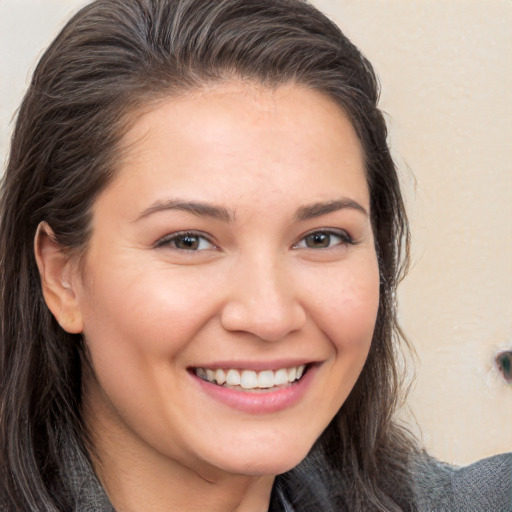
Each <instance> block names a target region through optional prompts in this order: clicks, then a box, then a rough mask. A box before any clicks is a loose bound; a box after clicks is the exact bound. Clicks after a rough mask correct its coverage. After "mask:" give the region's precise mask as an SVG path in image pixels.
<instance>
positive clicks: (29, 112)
mask: <svg viewBox="0 0 512 512" xmlns="http://www.w3.org/2000/svg"><path fill="white" fill-rule="evenodd" d="M232 78H238V79H242V80H248V81H255V82H258V83H261V84H264V85H267V86H268V87H277V86H279V85H281V84H290V83H297V84H301V85H303V86H306V87H310V88H312V89H314V90H317V91H320V92H322V93H324V94H326V95H328V96H329V97H330V98H332V99H333V100H334V101H335V102H336V103H337V104H338V105H339V106H340V108H342V109H343V110H344V111H345V113H346V114H347V115H348V116H349V118H350V120H351V122H352V123H353V125H354V127H355V129H356V132H357V134H358V136H359V138H360V140H361V143H362V146H363V149H364V155H365V165H366V176H367V180H368V185H369V190H370V208H371V218H372V223H373V229H374V234H375V244H376V251H377V255H378V259H379V268H380V306H379V312H378V318H377V324H376V327H375V333H374V337H373V342H372V346H371V349H370V354H369V356H368V360H367V361H366V364H365V366H364V368H363V371H362V373H361V376H360V378H359V380H358V382H357V384H356V386H355V388H354V389H353V391H352V392H351V394H350V396H349V397H348V399H347V400H346V402H345V404H344V405H343V407H342V408H341V410H340V411H339V413H338V414H337V416H336V417H335V418H334V420H333V421H332V422H331V424H330V425H329V426H328V428H327V429H326V431H325V432H324V434H323V435H322V436H321V438H320V439H319V440H318V442H317V444H316V445H315V447H314V449H313V450H312V453H311V454H310V456H309V457H308V458H307V459H306V460H305V461H304V463H303V464H302V465H300V466H299V467H298V468H296V469H294V470H292V471H290V472H289V473H287V474H286V475H283V476H281V477H280V478H279V480H278V482H279V485H280V486H281V487H282V488H283V489H284V492H285V493H287V495H288V496H289V499H290V500H291V501H292V503H293V504H294V506H295V507H296V509H297V510H308V511H310V510H314V508H313V507H314V506H315V505H314V504H315V503H316V504H317V505H316V506H318V507H323V508H322V510H330V509H333V510H340V509H342V508H343V507H347V508H348V509H350V510H357V511H359V510H360V511H362V510H365V511H370V510H411V509H412V508H413V505H412V504H411V500H412V494H411V493H412V491H411V483H410V478H409V474H408V458H409V456H410V455H411V454H412V453H413V452H414V444H413V442H412V441H410V440H409V437H408V435H407V434H406V433H405V432H404V431H403V430H402V429H401V428H399V427H398V426H397V425H396V424H395V423H394V420H393V412H394V410H395V408H396V403H397V399H398V397H399V396H400V393H399V391H400V373H399V371H398V369H397V365H396V356H397V346H398V341H399V338H400V336H399V329H398V326H397V322H396V313H395V304H394V296H395V289H396V286H397V283H398V281H399V279H400V276H401V274H402V271H403V270H404V269H405V267H406V263H407V257H408V240H409V235H408V226H407V219H406V215H405V212H404V206H403V202H402V197H401V193H400V187H399V182H398V178H397V173H396V170H395V166H394V164H393V161H392V158H391V156H390V152H389V148H388V146H387V142H386V137H387V133H386V125H385V122H384V119H383V116H382V114H381V112H380V111H379V109H378V108H377V102H378V95H379V88H378V82H377V79H376V76H375V74H374V71H373V69H372V66H371V65H370V63H369V62H368V61H367V60H366V59H365V57H364V56H363V55H362V54H361V52H360V51H359V50H358V49H357V48H356V47H355V46H354V45H353V44H352V43H351V42H350V41H349V40H348V39H347V38H346V37H345V36H344V35H343V34H342V32H341V31H340V30H339V28H338V27H337V26H336V25H335V24H334V23H332V22H331V21H330V20H329V19H328V18H327V17H325V16H324V15H323V14H321V13H320V12H319V11H318V10H316V9H315V8H314V7H313V6H311V5H310V4H308V3H307V2H305V1H302V0H250V1H248V0H97V1H95V2H92V3H91V4H89V5H88V6H86V7H84V8H83V9H82V10H81V11H79V12H78V13H77V14H76V15H75V16H74V18H73V19H71V21H70V22H69V23H68V24H67V25H66V26H65V27H64V29H63V30H62V32H61V33H60V35H59V36H58V37H57V38H56V39H55V41H54V42H53V43H52V44H51V46H50V47H49V48H48V50H47V51H46V53H45V54H44V55H43V57H42V58H41V60H40V62H39V64H38V66H37V69H36V71H35V73H34V76H33V78H32V81H31V84H30V87H29V89H28V92H27V93H26V96H25V98H24V100H23V103H22V105H21V108H20V110H19V114H18V117H17V123H16V127H15V130H14V134H13V138H12V145H11V153H10V158H9V161H8V166H7V170H6V173H5V176H4V179H3V184H2V189H1V194H2V195H1V205H0V215H1V217H0V265H1V267H0V268H1V271H0V290H1V291H0V342H1V347H0V439H1V441H0V442H1V447H0V481H1V484H0V485H1V486H2V488H1V491H2V493H3V495H4V496H3V500H4V501H5V502H6V503H7V509H8V510H11V509H12V510H16V511H23V512H27V511H38V512H42V511H64V510H68V509H69V506H70V505H69V503H68V501H67V500H68V497H67V496H66V492H65V490H64V491H61V490H62V489H63V484H62V481H61V480H62V478H61V472H62V468H63V466H64V460H63V455H62V449H61V448H62V446H63V444H66V443H70V442H73V443H75V445H77V446H78V447H80V449H81V450H82V451H83V452H84V453H86V449H85V444H84V440H85V439H86V433H85V432H84V431H83V427H82V422H81V414H80V406H81V387H80V384H81V356H82V355H83V353H84V346H83V340H82V338H81V336H79V335H71V334H68V333H66V332H64V331H63V330H62V329H61V328H60V327H59V325H58V324H57V322H56V321H55V319H54V318H53V317H52V315H51V314H50V312H49V310H48V308H47V307H46V305H45V303H44V300H43V296H42V292H41V287H40V283H39V276H38V272H37V268H36V264H35V259H34V254H33V241H34V234H35V231H36V229H37V226H38V224H39V223H40V222H42V221H45V222H47V223H48V224H49V226H51V228H52V230H53V232H54V233H55V237H56V239H57V241H58V242H59V243H60V244H61V245H62V246H63V247H65V248H67V249H68V250H69V251H72V252H75V253H77V254H80V253H83V252H84V251H85V250H86V248H87V242H88V236H89V233H90V229H91V227H90V220H91V207H92V205H93V203H94V201H95V198H96V197H97V195H98V194H99V192H100V191H101V190H102V189H104V188H105V187H106V186H107V184H108V183H109V180H110V179H111V177H112V176H113V174H114V173H115V170H116V160H117V157H118V156H119V155H118V148H119V142H120V140H121V138H122V136H123V134H124V133H125V131H126V128H127V122H128V121H129V119H130V113H132V112H134V111H135V110H136V109H137V108H138V107H141V106H144V105H148V104H149V103H151V102H152V101H154V100H158V99H159V98H163V97H168V96H169V95H173V94H179V93H183V92H185V91H187V90H192V89H195V88H200V87H204V86H205V85H208V84H214V83H219V82H221V81H224V80H227V79H232ZM319 475H321V480H322V482H321V483H319V482H318V480H319ZM315 482H316V483H315ZM299 490H300V492H299ZM0 503H1V500H0ZM322 503H323V504H322ZM327 507H328V508H327Z"/></svg>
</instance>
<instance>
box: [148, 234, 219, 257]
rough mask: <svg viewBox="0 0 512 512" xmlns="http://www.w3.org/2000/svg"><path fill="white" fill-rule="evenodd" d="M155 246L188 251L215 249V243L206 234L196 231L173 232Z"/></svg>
mask: <svg viewBox="0 0 512 512" xmlns="http://www.w3.org/2000/svg"><path fill="white" fill-rule="evenodd" d="M155 246H156V247H170V248H171V249H177V250H179V251H188V252H196V251H204V250H208V249H215V245H214V244H213V243H212V242H210V240H208V238H206V236H204V235H201V234H199V233H194V232H191V233H187V232H184V233H183V232H182V233H173V234H171V235H168V236H165V237H164V238H162V239H161V240H159V241H158V242H157V243H156V244H155Z"/></svg>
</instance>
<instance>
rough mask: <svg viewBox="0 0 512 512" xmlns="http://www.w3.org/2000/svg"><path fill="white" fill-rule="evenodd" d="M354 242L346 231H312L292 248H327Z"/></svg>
mask: <svg viewBox="0 0 512 512" xmlns="http://www.w3.org/2000/svg"><path fill="white" fill-rule="evenodd" d="M348 244H354V241H353V240H352V238H351V237H350V236H349V234H348V233H347V232H346V231H343V230H336V231H328V230H320V231H312V232H311V233H309V234H308V235H306V236H305V237H304V238H302V240H300V241H299V242H298V243H297V244H295V245H294V246H293V248H294V249H329V248H331V247H335V246H337V245H348Z"/></svg>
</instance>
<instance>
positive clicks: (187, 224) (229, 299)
mask: <svg viewBox="0 0 512 512" xmlns="http://www.w3.org/2000/svg"><path fill="white" fill-rule="evenodd" d="M124 142H125V152H124V153H123V155H124V156H123V159H122V161H120V163H119V169H118V174H117V176H116V178H115V179H114V180H113V182H112V183H111V184H110V185H109V186H108V187H107V188H106V189H105V190H104V191H103V192H102V194H101V195H100V196H99V198H98V199H97V201H96V203H95V205H94V210H93V225H92V237H91V239H90V245H89V247H88V252H87V255H86V257H85V261H84V262H83V266H82V267H81V268H80V270H79V271H77V272H76V274H75V275H74V279H73V286H74V288H75V290H76V298H77V304H78V309H79V312H80V315H81V317H82V322H83V333H84V337H85V340H86V344H87V347H88V349H89V352H90V357H91V361H92V368H93V371H94V377H90V378H87V379H86V381H85V391H84V393H85V397H86V403H87V404H88V410H87V411H88V412H87V419H88V421H89V423H90V425H91V428H92V429H93V431H95V432H96V434H97V436H98V437H101V435H102V432H110V433H112V432H115V437H116V439H117V441H119V442H120V443H122V446H123V449H125V450H126V453H131V454H132V455H133V454H137V457H138V458H139V460H140V458H142V459H143V458H144V457H159V458H161V457H164V459H165V460H168V461H171V462H172V463H177V464H178V465H179V466H185V467H187V468H191V469H193V470H195V471H199V472H203V473H205V474H207V473H208V472H210V471H212V470H215V471H219V470H220V471H222V472H229V473H236V474H248V475H259V474H277V473H281V472H283V471H286V470H288V469H290V468H291V467H293V466H294V465H296V464H297V463H298V462H299V461H300V460H301V459H302V458H304V457H305V455H306V454H307V452H308V450H309V449H310V448H311V446H312V444H313V443H314V441H315V440H316V439H317V438H318V437H319V436H320V434H321V433H322V431H323V430H324V429H325V427H326V426H327V424H328V423H329V422H330V420H331V419H332V418H333V416H334V415H335V414H336V412H337V411H338V410H339V408H340V407H341V405H342V404H343V402H344V400H345V399H346V397H347V395H348V394H349V392H350V390H351V389H352V387H353V386H354V383H355V381H356V379H357V378H358V375H359V373H360V371H361V368H362V366H363V364H364V361H365V359H366V356H367V353H368V349H369V346H370V341H371V339H372V333H373V328H374V323H375V319H376V314H377V307H378V302H379V295H378V290H379V276H378V267H377V258H376V254H375V249H374V239H373V234H372V229H371V223H370V218H369V208H370V205H369V196H368V188H367V183H366V180H365V173H364V168H363V157H362V152H361V147H360V144H359V142H358V139H357V137H356V135H355V132H354V129H353V128H352V126H351V124H350V122H349V121H348V120H347V117H346V116H345V115H344V114H343V113H342V112H341V111H340V109H339V108H338V107H337V106H336V105H335V104H334V103H333V102H332V101H331V100H330V99H329V98H327V97H326V96H323V95H321V94H319V93H317V92H313V91H311V90H308V89H305V88H299V87H297V86H289V87H281V88H278V89H277V90H273V91H272V90H269V89H267V88H264V87H260V86H256V85H250V84H242V83H237V82H236V83H230V84H224V85H220V86H217V87H215V88H211V89H207V90H203V91H201V92H194V93H190V94H186V95H184V96H182V97H179V98H177V99H176V98H175V99H169V100H167V101H165V102H162V103H160V104H159V106H158V107H156V108H154V109H153V110H152V111H150V112H149V113H145V114H143V115H142V116H140V117H138V118H137V119H136V121H135V123H134V125H133V127H132V129H131V130H130V132H129V133H128V134H127V135H126V137H125V140H124ZM226 379H227V383H226V382H225V380H226Z"/></svg>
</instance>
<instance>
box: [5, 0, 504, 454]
mask: <svg viewBox="0 0 512 512" xmlns="http://www.w3.org/2000/svg"><path fill="white" fill-rule="evenodd" d="M85 3H86V1H85V0H0V72H1V75H0V78H1V80H0V161H1V162H4V161H5V158H6V153H7V150H8V137H9V132H10V129H11V127H12V124H10V120H11V118H12V116H13V113H14V112H15V109H16V107H17V104H18V103H19V101H20V99H21V95H22V93H23V90H24V88H25V87H26V84H27V81H28V79H29V76H30V72H31V71H32V70H33V68H34V65H35V63H36V60H37V56H39V55H40V54H41V50H42V48H43V47H44V46H45V45H46V44H47V43H48V42H49V41H50V40H51V38H52V37H53V36H54V35H55V34H56V31H57V30H58V28H59V27H61V26H62V23H63V20H65V19H66V18H67V16H68V15H69V13H71V12H73V11H74V10H75V9H76V8H77V7H78V6H80V5H83V4H85ZM314 3H315V4H317V5H318V6H319V7H320V8H321V9H322V10H324V11H325V12H326V13H328V14H329V16H331V17H332V18H333V19H334V20H335V21H337V22H338V23H339V25H340V26H341V27H342V29H343V30H344V31H345V33H346V34H347V35H348V36H349V37H350V38H351V39H352V40H353V41H354V42H355V43H356V44H357V45H358V46H359V47H360V48H361V49H362V50H363V52H364V53H365V54H366V55H367V56H368V57H369V59H370V60H371V61H372V63H373V64H374V65H375V67H376V69H377V71H378V74H379V75H380V77H381V81H382V84H383V93H382V103H381V104H382V108H383V109H384V110H385V112H386V113H387V114H388V120H389V125H390V129H391V133H390V138H391V143H392V148H393V151H394V154H395V157H396V160H397V162H398V163H399V166H400V169H401V173H402V177H403V185H404V189H405V190H406V192H407V204H408V209H409V212H410V216H411V221H412V231H413V242H414V245H413V259H414V266H413V268H412V270H411V272H410V274H409V277H408V278H407V280H406V281H405V282H404V284H403V285H402V288H401V293H400V303H401V319H402V323H403V326H404V327H405V330H406V332H407V334H408V336H409V338H410V339H411V340H412V342H413V344H414V346H415V347H416V349H417V352H418V355H419V358H418V359H419V362H418V363H417V378H416V382H415V386H414V388H413V390H412V393H411V395H410V400H409V403H410V407H411V409H412V411H413V413H414V415H415V417H416V420H417V423H418V424H419V425H421V432H422V434H421V435H422V439H423V442H424V443H425V445H426V447H427V448H428V449H429V450H430V451H431V453H433V454H434V455H436V456H438V457H440V458H442V459H444V460H448V461H451V462H456V463H468V462H471V461H472V460H475V459H477V458H481V457H484V456H486V455H491V454H493V453H498V452H502V451H511V450H512V386H511V385H507V384H506V383H505V381H504V380H503V379H502V378H501V376H500V375H499V373H498V372H497V370H496V368H495V366H494V364H493V359H494V355H495V353H496V352H497V350H498V349H500V348H505V347H509V348H512V314H511V313H512V143H511V135H512V96H511V95H512V92H511V91H512V66H511V64H510V63H511V62H512V30H511V27H512V2H511V1H510V0H388V1H384V0H316V1H315V2H314ZM414 428H417V427H414Z"/></svg>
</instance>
